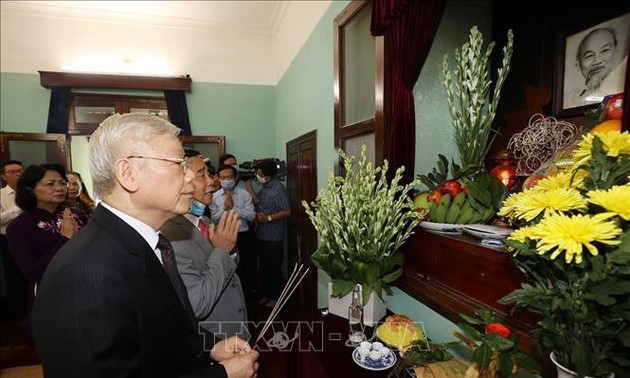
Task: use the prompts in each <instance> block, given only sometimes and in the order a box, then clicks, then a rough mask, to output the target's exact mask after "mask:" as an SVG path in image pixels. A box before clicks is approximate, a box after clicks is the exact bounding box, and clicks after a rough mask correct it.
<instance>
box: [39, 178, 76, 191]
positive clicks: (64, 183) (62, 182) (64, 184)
mask: <svg viewBox="0 0 630 378" xmlns="http://www.w3.org/2000/svg"><path fill="white" fill-rule="evenodd" d="M37 185H40V186H43V187H44V188H46V189H54V187H55V186H56V185H59V186H61V187H62V188H63V189H68V182H67V181H65V180H59V181H48V182H45V183H39V182H38V183H37Z"/></svg>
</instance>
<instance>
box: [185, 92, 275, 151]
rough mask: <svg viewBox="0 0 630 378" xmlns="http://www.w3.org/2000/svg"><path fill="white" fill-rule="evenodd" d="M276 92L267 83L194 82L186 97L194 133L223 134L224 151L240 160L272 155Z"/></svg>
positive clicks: (273, 148) (273, 149)
mask: <svg viewBox="0 0 630 378" xmlns="http://www.w3.org/2000/svg"><path fill="white" fill-rule="evenodd" d="M275 91H276V89H275V87H274V86H270V85H241V84H218V83H198V82H194V83H193V85H192V91H191V93H189V94H188V95H187V96H186V100H187V102H188V109H189V113H188V115H189V117H190V124H191V128H192V132H193V135H225V139H226V142H225V144H226V151H227V152H229V153H231V154H234V155H236V157H237V158H238V161H239V163H241V162H243V161H246V160H252V159H257V158H264V157H274V156H273V155H274V153H275V146H276V133H275V127H274V126H275V122H276V121H275V118H276V100H275ZM282 156H284V154H283V155H282Z"/></svg>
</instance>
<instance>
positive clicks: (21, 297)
mask: <svg viewBox="0 0 630 378" xmlns="http://www.w3.org/2000/svg"><path fill="white" fill-rule="evenodd" d="M23 172H24V167H23V166H22V162H20V161H18V160H7V161H3V162H2V171H1V172H0V173H1V176H2V181H3V184H4V183H6V185H4V186H3V187H2V189H1V190H0V208H1V213H0V214H1V215H0V218H1V219H0V254H1V257H2V265H3V268H4V277H5V281H6V284H7V307H8V308H7V310H8V311H7V313H8V315H9V319H10V320H20V319H23V318H24V317H25V316H26V287H27V281H26V278H24V275H23V274H22V272H20V269H19V268H18V267H17V265H16V264H15V261H14V260H13V257H12V256H11V254H10V253H9V244H8V243H7V226H8V225H9V223H11V221H12V220H14V219H15V218H17V216H18V215H20V213H21V212H22V209H20V208H19V207H18V206H17V205H16V204H15V191H16V190H17V186H18V180H19V179H20V177H21V176H22V173H23Z"/></svg>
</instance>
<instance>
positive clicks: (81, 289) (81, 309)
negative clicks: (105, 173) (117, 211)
mask: <svg viewBox="0 0 630 378" xmlns="http://www.w3.org/2000/svg"><path fill="white" fill-rule="evenodd" d="M32 324H33V334H34V339H35V346H36V349H37V352H38V354H39V357H40V360H41V362H42V364H43V365H44V373H45V375H46V377H63V378H69V377H81V378H85V377H151V378H153V377H180V376H182V377H183V376H190V377H226V376H227V375H226V373H225V369H224V368H223V366H222V365H213V366H211V365H210V364H211V361H210V359H209V357H208V352H204V351H203V350H202V346H201V345H202V342H201V341H202V340H201V337H200V335H199V332H198V330H197V325H196V324H194V323H193V320H192V319H191V316H190V314H189V313H188V312H187V311H186V310H185V309H184V308H183V306H182V305H181V302H180V301H179V299H178V297H177V294H176V293H175V290H174V289H173V287H172V285H171V283H170V281H169V279H168V276H167V275H166V273H165V271H164V268H163V267H162V265H161V264H160V262H159V260H158V259H157V257H156V256H155V253H154V251H153V249H152V248H151V247H150V246H149V245H148V244H147V243H146V241H145V240H144V239H143V238H142V236H141V235H140V234H138V233H137V232H136V231H135V230H134V229H133V228H132V227H130V226H129V225H128V224H127V223H125V222H124V221H123V220H121V219H120V218H118V217H117V216H116V215H114V214H113V213H111V212H110V211H109V210H107V209H106V208H104V207H103V206H98V207H97V209H96V210H95V211H94V213H93V215H92V217H91V218H90V220H89V222H88V224H87V225H86V226H85V228H84V229H82V230H81V232H79V233H78V234H77V235H75V236H74V237H73V238H72V239H70V241H68V242H67V243H66V244H65V245H64V247H63V248H62V249H61V250H60V251H59V252H58V253H57V255H56V256H55V258H54V259H53V260H52V261H51V263H50V265H49V266H48V268H47V270H46V273H45V274H44V278H43V279H42V282H41V285H40V287H39V290H38V293H37V298H36V300H35V306H34V309H33V316H32Z"/></svg>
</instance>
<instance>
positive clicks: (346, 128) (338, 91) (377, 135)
mask: <svg viewBox="0 0 630 378" xmlns="http://www.w3.org/2000/svg"><path fill="white" fill-rule="evenodd" d="M370 1H371V0H359V1H352V2H350V4H348V6H346V8H344V9H343V11H341V13H339V15H338V16H337V17H335V20H334V27H333V34H334V35H333V37H334V45H333V47H334V101H335V110H334V121H335V132H334V142H335V147H336V148H341V149H343V148H344V140H345V139H350V138H353V137H357V136H361V135H365V134H370V133H374V149H375V150H374V152H375V163H376V164H381V163H382V162H383V158H384V156H383V150H384V148H383V144H384V138H383V136H384V127H385V119H384V108H385V106H386V103H385V99H386V95H385V91H386V89H387V88H386V85H385V83H386V81H385V80H386V78H385V74H386V69H385V66H386V62H385V38H384V37H383V36H376V37H374V39H375V44H376V46H375V47H376V56H375V57H374V59H375V71H376V72H375V88H374V91H375V104H374V105H375V107H374V110H375V112H374V113H375V114H374V117H373V118H370V119H367V120H362V121H359V122H356V123H353V124H344V122H343V118H344V102H343V98H344V97H343V95H344V91H345V88H344V83H345V80H344V79H345V78H344V74H343V72H344V67H345V61H346V59H345V57H344V40H343V29H344V28H345V27H346V26H347V25H348V24H349V23H350V22H352V20H353V18H354V16H356V15H357V14H358V13H359V12H360V11H361V10H362V9H363V8H364V7H365V6H366V5H367V4H369V3H370Z"/></svg>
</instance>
